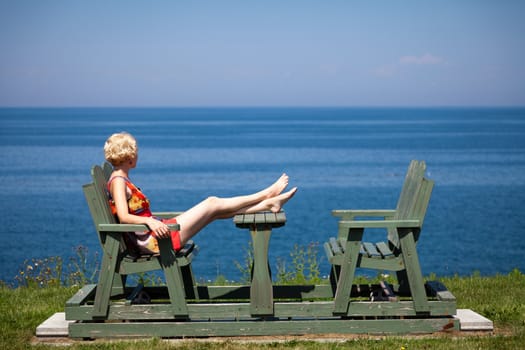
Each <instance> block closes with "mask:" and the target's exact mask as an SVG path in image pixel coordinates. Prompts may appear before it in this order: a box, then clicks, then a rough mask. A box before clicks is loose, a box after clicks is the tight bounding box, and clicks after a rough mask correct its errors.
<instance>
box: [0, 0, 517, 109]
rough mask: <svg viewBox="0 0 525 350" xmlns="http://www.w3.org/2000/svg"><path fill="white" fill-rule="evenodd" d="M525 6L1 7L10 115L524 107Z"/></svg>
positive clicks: (477, 2)
mask: <svg viewBox="0 0 525 350" xmlns="http://www.w3.org/2000/svg"><path fill="white" fill-rule="evenodd" d="M524 17H525V1H521V0H515V1H514V0H501V1H496V0H493V1H487V0H419V1H402V0H397V1H395V0H377V1H374V0H368V1H365V0H363V1H353V0H347V1H335V0H334V1H331V0H325V1H321V0H318V1H308V0H302V1H296V0H280V1H273V0H267V1H249V0H245V1H240V0H239V1H234V0H231V1H230V0H223V1H220V0H215V1H206V0H202V1H199V0H193V1H184V0H181V1H176V0H173V1H168V0H151V1H146V0H143V1H137V0H126V1H124V0H122V1H116V0H104V1H101V0H85V1H79V0H10V1H8V0H0V106H148V107H149V106H382V107H383V106H517V105H519V106H524V105H525V68H524V65H525V20H523V18H524Z"/></svg>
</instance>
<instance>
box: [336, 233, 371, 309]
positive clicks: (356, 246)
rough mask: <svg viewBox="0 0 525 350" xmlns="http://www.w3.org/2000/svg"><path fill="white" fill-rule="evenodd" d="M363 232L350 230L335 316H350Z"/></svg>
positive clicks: (337, 291)
mask: <svg viewBox="0 0 525 350" xmlns="http://www.w3.org/2000/svg"><path fill="white" fill-rule="evenodd" d="M363 232H364V229H363V228H351V229H349V232H348V240H347V241H346V247H345V253H344V259H343V263H342V265H341V272H340V275H339V281H338V282H337V290H336V292H335V297H334V314H339V315H346V314H348V307H349V305H350V293H351V292H352V283H353V282H354V277H355V270H356V268H357V260H358V259H359V250H360V249H361V241H362V239H363Z"/></svg>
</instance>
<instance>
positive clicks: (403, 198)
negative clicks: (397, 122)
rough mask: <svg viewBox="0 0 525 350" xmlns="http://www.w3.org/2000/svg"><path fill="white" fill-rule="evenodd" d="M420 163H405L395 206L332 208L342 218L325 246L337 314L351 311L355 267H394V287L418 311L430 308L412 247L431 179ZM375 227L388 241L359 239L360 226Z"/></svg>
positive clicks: (426, 310) (389, 269)
mask: <svg viewBox="0 0 525 350" xmlns="http://www.w3.org/2000/svg"><path fill="white" fill-rule="evenodd" d="M425 169H426V165H425V162H423V161H415V160H414V161H412V162H411V163H410V166H409V168H408V172H407V174H406V177H405V181H404V184H403V188H402V190H401V194H400V196H399V200H398V203H397V207H396V209H395V210H334V211H333V215H335V216H338V217H340V218H341V219H340V222H339V233H338V237H337V238H331V239H330V240H329V241H328V242H326V243H325V245H324V247H325V251H326V253H327V256H328V259H329V261H330V263H331V264H332V271H331V281H332V285H333V286H334V289H335V300H334V312H335V313H336V314H347V313H349V312H351V311H349V307H351V306H350V305H351V301H350V297H349V296H350V292H351V288H352V283H353V281H354V278H355V274H356V269H357V268H367V269H375V270H379V271H393V272H395V273H396V275H397V280H398V285H397V286H396V288H395V290H396V292H397V293H402V294H409V295H410V296H411V297H412V298H413V302H414V309H415V310H416V312H417V313H426V312H429V311H430V310H429V303H428V298H427V293H426V290H425V283H424V280H423V276H422V273H421V268H420V264H419V258H418V254H417V250H416V244H417V241H418V239H419V235H420V232H421V228H422V225H423V220H424V217H425V213H426V210H427V207H428V203H429V200H430V195H431V192H432V188H433V186H434V182H433V181H432V180H429V179H427V178H425ZM364 219H367V220H364ZM377 228H382V229H385V230H386V236H387V241H386V242H376V243H371V242H363V234H364V232H365V229H374V231H372V232H375V233H377V232H378V230H376V229H377ZM379 232H384V231H382V230H379Z"/></svg>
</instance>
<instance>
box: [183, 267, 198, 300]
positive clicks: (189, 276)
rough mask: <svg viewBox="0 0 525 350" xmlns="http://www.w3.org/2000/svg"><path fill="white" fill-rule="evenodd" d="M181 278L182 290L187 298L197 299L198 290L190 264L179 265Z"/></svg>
mask: <svg viewBox="0 0 525 350" xmlns="http://www.w3.org/2000/svg"><path fill="white" fill-rule="evenodd" d="M180 271H181V274H182V280H183V281H184V292H185V293H186V298H187V299H199V292H198V290H197V287H196V285H195V278H194V277H193V269H192V268H191V264H188V265H184V266H180Z"/></svg>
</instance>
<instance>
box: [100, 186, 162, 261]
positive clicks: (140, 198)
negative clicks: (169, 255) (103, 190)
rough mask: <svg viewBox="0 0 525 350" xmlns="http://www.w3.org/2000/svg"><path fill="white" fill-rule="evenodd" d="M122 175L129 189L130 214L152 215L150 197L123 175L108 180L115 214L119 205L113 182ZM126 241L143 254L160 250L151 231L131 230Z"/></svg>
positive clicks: (109, 196) (110, 201) (112, 210)
mask: <svg viewBox="0 0 525 350" xmlns="http://www.w3.org/2000/svg"><path fill="white" fill-rule="evenodd" d="M117 177H120V178H122V179H124V181H125V182H126V187H127V189H128V191H126V192H127V198H128V210H129V213H130V214H133V215H138V216H144V217H150V216H152V215H151V210H150V206H149V200H148V198H147V197H146V196H145V195H144V194H143V193H142V192H141V191H140V189H139V188H138V187H137V186H135V185H134V184H133V183H132V182H131V181H129V179H128V178H125V177H123V176H114V177H112V178H111V179H109V181H108V193H109V195H108V198H109V206H110V207H111V212H112V213H113V215H117V207H116V205H115V201H114V200H113V198H112V196H111V190H110V187H111V182H112V181H113V180H114V179H116V178H117ZM126 238H127V239H126V243H127V244H131V245H132V246H133V248H135V249H136V250H138V252H139V253H142V254H157V253H158V252H159V245H158V242H157V239H156V238H155V237H154V236H153V234H152V233H151V231H142V232H130V233H129V234H128V235H127V237H126Z"/></svg>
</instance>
